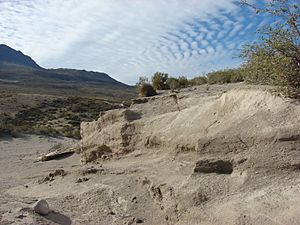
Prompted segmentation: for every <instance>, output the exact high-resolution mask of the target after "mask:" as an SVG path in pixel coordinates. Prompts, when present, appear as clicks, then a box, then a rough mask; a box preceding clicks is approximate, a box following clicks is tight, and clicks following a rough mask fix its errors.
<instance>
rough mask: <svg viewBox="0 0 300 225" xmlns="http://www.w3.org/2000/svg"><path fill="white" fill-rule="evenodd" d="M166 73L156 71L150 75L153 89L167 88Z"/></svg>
mask: <svg viewBox="0 0 300 225" xmlns="http://www.w3.org/2000/svg"><path fill="white" fill-rule="evenodd" d="M168 76H169V75H168V74H167V73H160V72H156V73H155V74H154V75H153V77H152V86H153V88H154V89H155V90H166V89H169V87H168V85H167V80H168Z"/></svg>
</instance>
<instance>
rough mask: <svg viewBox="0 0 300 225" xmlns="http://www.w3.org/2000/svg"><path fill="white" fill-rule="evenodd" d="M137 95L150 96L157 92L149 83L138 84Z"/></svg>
mask: <svg viewBox="0 0 300 225" xmlns="http://www.w3.org/2000/svg"><path fill="white" fill-rule="evenodd" d="M139 95H140V97H150V96H154V95H157V93H156V91H155V90H154V88H153V86H152V85H151V84H146V83H145V84H141V85H139Z"/></svg>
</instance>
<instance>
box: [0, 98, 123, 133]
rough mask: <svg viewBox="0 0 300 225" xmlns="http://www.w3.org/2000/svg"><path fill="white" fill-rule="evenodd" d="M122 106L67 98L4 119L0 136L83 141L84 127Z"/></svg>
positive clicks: (43, 103)
mask: <svg viewBox="0 0 300 225" xmlns="http://www.w3.org/2000/svg"><path fill="white" fill-rule="evenodd" d="M119 107H120V104H119V103H118V102H111V101H106V100H102V99H92V98H82V97H66V98H58V99H55V100H51V101H47V100H44V101H43V102H41V103H39V104H38V105H36V106H34V107H29V108H25V109H23V110H21V111H19V112H18V113H16V115H15V116H14V117H12V116H9V115H7V114H4V115H1V117H0V135H1V134H2V135H3V134H9V135H12V136H15V137H17V136H19V134H20V133H34V134H42V135H50V136H57V135H62V136H66V137H72V138H80V123H81V122H82V121H92V120H95V119H97V117H98V115H99V113H100V112H101V111H106V110H110V109H115V108H119Z"/></svg>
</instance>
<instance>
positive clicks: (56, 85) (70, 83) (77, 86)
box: [0, 44, 134, 98]
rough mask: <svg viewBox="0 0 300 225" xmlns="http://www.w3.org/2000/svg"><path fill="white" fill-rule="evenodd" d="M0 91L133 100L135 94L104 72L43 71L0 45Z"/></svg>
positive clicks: (128, 86) (25, 56)
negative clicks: (129, 98)
mask: <svg viewBox="0 0 300 225" xmlns="http://www.w3.org/2000/svg"><path fill="white" fill-rule="evenodd" d="M0 88H2V89H5V90H7V89H8V90H14V91H16V92H20V91H23V92H25V93H28V92H30V93H38V94H39V93H43V94H44V93H47V94H67V95H79V96H82V95H84V96H99V95H100V96H101V97H103V96H106V95H108V96H114V97H113V98H115V97H116V96H118V97H121V98H127V96H130V97H133V93H134V89H133V87H132V86H130V85H127V84H124V83H122V82H120V81H118V80H116V79H114V78H112V77H110V76H109V75H108V74H106V73H103V72H95V71H87V70H76V69H69V68H58V69H46V68H43V67H41V66H39V65H38V64H37V63H36V62H35V61H34V60H33V59H32V58H31V57H30V56H27V55H24V54H23V53H22V52H21V51H17V50H15V49H13V48H11V47H9V46H7V45H3V44H1V45H0ZM114 92H116V93H117V92H119V94H115V93H114ZM121 93H122V94H121Z"/></svg>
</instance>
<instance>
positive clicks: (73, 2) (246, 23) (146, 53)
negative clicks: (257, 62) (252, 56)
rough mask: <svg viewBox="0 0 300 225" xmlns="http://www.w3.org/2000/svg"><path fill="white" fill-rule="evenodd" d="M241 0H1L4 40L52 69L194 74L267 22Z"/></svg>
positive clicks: (223, 62)
mask: <svg viewBox="0 0 300 225" xmlns="http://www.w3.org/2000/svg"><path fill="white" fill-rule="evenodd" d="M235 2H236V1H235V0H186V1H181V0H151V1H148V0H113V1H112V0H85V1H82V0H64V1H61V0H0V15H1V16H0V42H1V43H4V44H7V45H10V46H11V47H13V48H16V49H19V50H21V51H23V52H24V53H25V54H28V55H30V56H32V57H33V58H34V59H35V60H36V61H37V62H38V63H39V64H40V65H42V66H44V67H47V68H50V67H51V68H55V67H68V68H77V69H88V70H96V71H105V72H107V73H108V74H110V75H112V76H113V77H115V78H117V79H118V80H120V81H123V82H126V83H130V84H133V83H135V82H136V81H137V79H138V76H140V75H151V74H153V73H154V72H156V71H165V72H168V73H170V74H172V75H175V76H176V75H187V76H190V77H192V76H194V75H199V74H200V73H203V72H208V71H211V70H215V69H220V68H226V67H232V66H236V65H238V64H239V63H240V61H239V60H238V59H233V58H232V56H233V55H234V53H235V52H236V50H237V49H238V48H240V46H241V45H242V44H243V43H245V42H248V41H251V40H253V39H254V38H255V34H254V31H255V29H256V28H257V27H258V26H260V25H261V24H265V23H267V22H268V21H267V20H266V19H263V18H261V17H256V18H255V17H253V14H250V13H249V11H248V10H246V9H242V8H241V7H240V6H239V5H238V4H236V3H235Z"/></svg>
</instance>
